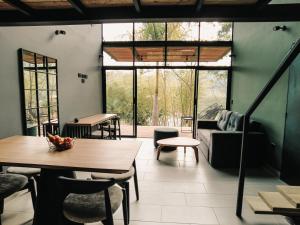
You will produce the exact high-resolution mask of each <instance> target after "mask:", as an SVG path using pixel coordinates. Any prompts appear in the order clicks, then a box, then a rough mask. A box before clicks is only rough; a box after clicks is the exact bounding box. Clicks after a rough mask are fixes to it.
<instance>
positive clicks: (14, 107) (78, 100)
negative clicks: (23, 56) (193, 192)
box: [0, 25, 102, 138]
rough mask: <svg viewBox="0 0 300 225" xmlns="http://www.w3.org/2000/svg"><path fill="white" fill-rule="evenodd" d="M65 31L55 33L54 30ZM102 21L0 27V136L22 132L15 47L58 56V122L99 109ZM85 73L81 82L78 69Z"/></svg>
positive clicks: (95, 111) (97, 111)
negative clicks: (72, 24) (70, 24)
mask: <svg viewBox="0 0 300 225" xmlns="http://www.w3.org/2000/svg"><path fill="white" fill-rule="evenodd" d="M57 29H58V30H65V31H66V35H59V36H56V35H54V31H55V30H57ZM100 45H101V25H76V26H35V27H1V28H0V138H3V137H7V136H11V135H15V134H22V123H21V108H20V107H21V104H20V90H19V72H18V55H17V50H18V49H19V48H23V49H26V50H29V51H33V52H36V53H40V54H43V55H46V56H49V57H53V58H56V59H57V60H58V91H59V93H58V95H59V110H60V122H61V124H62V125H63V124H64V123H65V122H67V121H70V120H73V119H74V118H75V117H77V118H80V117H83V116H88V115H92V114H95V113H99V112H101V106H102V102H101V101H102V97H101V78H100V70H99V60H98V56H99V52H100ZM79 72H80V73H84V74H87V75H88V79H87V80H86V82H85V83H84V84H82V83H81V81H80V79H79V78H78V77H77V74H78V73H79Z"/></svg>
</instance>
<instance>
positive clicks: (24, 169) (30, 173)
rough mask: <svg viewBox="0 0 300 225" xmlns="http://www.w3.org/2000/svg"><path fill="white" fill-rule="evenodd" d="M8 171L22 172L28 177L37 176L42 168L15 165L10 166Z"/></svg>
mask: <svg viewBox="0 0 300 225" xmlns="http://www.w3.org/2000/svg"><path fill="white" fill-rule="evenodd" d="M6 171H7V173H13V174H22V175H24V176H27V177H29V176H30V177H31V176H35V175H38V174H40V173H41V169H39V168H30V167H15V166H11V167H8V168H7V170H6Z"/></svg>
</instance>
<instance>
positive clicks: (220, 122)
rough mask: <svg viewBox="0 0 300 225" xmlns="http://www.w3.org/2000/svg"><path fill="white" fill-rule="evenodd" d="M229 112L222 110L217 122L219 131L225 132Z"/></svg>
mask: <svg viewBox="0 0 300 225" xmlns="http://www.w3.org/2000/svg"><path fill="white" fill-rule="evenodd" d="M231 113H232V112H231V111H228V110H223V111H222V112H221V114H220V118H219V120H218V123H217V124H218V128H219V129H220V130H225V129H226V127H227V124H228V121H229V117H230V115H231Z"/></svg>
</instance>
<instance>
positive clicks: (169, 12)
mask: <svg viewBox="0 0 300 225" xmlns="http://www.w3.org/2000/svg"><path fill="white" fill-rule="evenodd" d="M144 8H145V9H144ZM299 11H300V4H299V3H298V4H297V3H296V4H268V5H267V6H265V7H263V8H262V9H261V10H257V9H256V8H255V7H253V6H213V5H206V6H205V7H203V8H202V10H201V13H196V12H195V6H165V7H162V6H159V7H155V6H151V7H150V6H147V7H143V11H142V12H140V13H138V12H137V11H136V10H135V7H134V6H132V7H128V6H127V7H109V8H107V7H102V8H89V10H88V13H89V14H88V18H87V17H83V16H82V15H81V14H79V13H78V12H76V11H74V9H72V8H71V9H59V10H53V9H52V10H37V12H41V13H39V14H38V15H37V16H34V17H29V16H25V15H23V14H22V13H19V12H18V11H14V10H6V11H0V26H18V25H22V26H24V25H56V24H58V25H59V24H92V23H94V24H97V23H105V22H114V23H118V22H165V21H168V22H180V21H185V22H188V21H205V22H210V21H219V22H277V21H280V22H283V21H300V13H299Z"/></svg>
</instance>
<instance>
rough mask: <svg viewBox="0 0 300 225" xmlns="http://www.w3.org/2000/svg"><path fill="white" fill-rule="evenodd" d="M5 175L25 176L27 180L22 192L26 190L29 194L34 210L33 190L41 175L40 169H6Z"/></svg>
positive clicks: (34, 191)
mask: <svg viewBox="0 0 300 225" xmlns="http://www.w3.org/2000/svg"><path fill="white" fill-rule="evenodd" d="M6 173H8V174H20V175H23V176H26V177H27V179H28V182H27V184H26V185H25V187H24V188H23V190H25V189H28V191H29V192H30V194H31V200H32V205H33V208H35V202H36V189H35V183H36V182H37V179H38V176H39V175H40V173H41V169H39V168H30V167H14V166H12V167H8V168H7V170H6Z"/></svg>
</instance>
